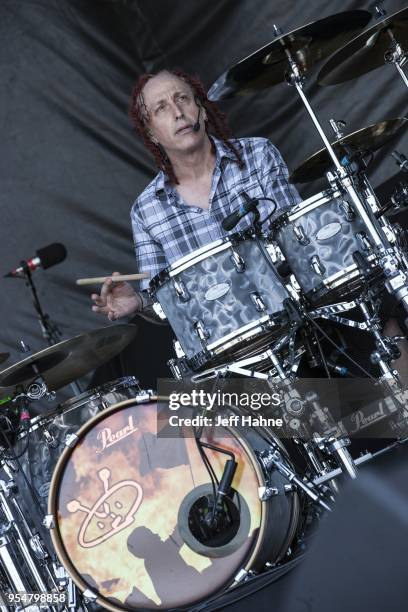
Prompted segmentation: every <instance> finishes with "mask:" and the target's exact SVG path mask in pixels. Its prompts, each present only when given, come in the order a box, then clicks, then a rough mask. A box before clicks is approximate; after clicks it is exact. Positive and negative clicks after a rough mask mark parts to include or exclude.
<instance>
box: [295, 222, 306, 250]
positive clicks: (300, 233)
mask: <svg viewBox="0 0 408 612" xmlns="http://www.w3.org/2000/svg"><path fill="white" fill-rule="evenodd" d="M293 233H294V234H295V236H296V240H297V241H298V242H299V243H300V244H303V246H306V245H308V244H309V243H310V240H309V238H308V237H307V236H306V234H305V232H304V229H303V227H302V226H301V225H293Z"/></svg>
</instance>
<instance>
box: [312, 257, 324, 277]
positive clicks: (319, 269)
mask: <svg viewBox="0 0 408 612" xmlns="http://www.w3.org/2000/svg"><path fill="white" fill-rule="evenodd" d="M310 265H311V268H312V270H313V271H314V272H316V274H319V276H323V275H324V274H325V272H326V268H325V267H324V266H323V264H322V263H321V261H320V259H319V257H318V256H317V255H313V257H312V258H311V260H310Z"/></svg>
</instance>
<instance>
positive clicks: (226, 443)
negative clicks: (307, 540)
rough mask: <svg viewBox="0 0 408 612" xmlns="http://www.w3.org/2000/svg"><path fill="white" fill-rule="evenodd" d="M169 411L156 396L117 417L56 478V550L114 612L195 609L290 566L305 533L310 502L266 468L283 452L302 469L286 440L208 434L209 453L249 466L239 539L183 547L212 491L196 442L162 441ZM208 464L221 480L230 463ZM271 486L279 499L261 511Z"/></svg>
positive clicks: (252, 433) (244, 473) (249, 433)
mask: <svg viewBox="0 0 408 612" xmlns="http://www.w3.org/2000/svg"><path fill="white" fill-rule="evenodd" d="M166 406H167V403H165V402H164V403H163V404H160V403H158V402H157V398H155V397H152V396H150V397H149V396H148V394H146V393H144V394H142V395H141V397H140V399H138V398H136V399H135V400H127V401H126V402H122V403H120V404H117V405H116V406H111V407H110V408H108V409H107V410H106V411H104V412H102V413H100V414H98V415H97V416H96V417H94V418H93V419H92V420H91V421H89V422H88V423H86V424H85V425H84V426H83V427H82V428H81V430H80V431H79V432H78V434H77V435H78V438H79V440H78V442H77V443H76V444H75V445H74V446H73V447H72V448H66V450H65V451H64V453H63V454H62V456H61V458H60V461H59V463H58V465H57V467H56V470H55V472H54V476H53V481H52V485H51V492H50V498H49V507H48V511H49V513H50V514H51V515H52V516H53V518H54V523H55V524H54V528H53V529H52V530H51V535H52V539H53V544H54V546H55V548H56V551H57V554H58V556H59V558H60V560H61V562H62V563H63V565H64V566H65V567H66V569H67V570H68V571H69V573H70V574H71V576H72V577H73V579H74V581H75V582H76V583H77V585H78V586H79V587H80V588H81V589H82V590H83V591H85V590H90V591H91V592H92V593H94V594H95V595H96V596H97V602H98V603H100V604H101V605H102V606H103V607H104V608H106V609H108V610H126V611H128V612H129V611H132V610H168V609H173V608H179V607H183V609H184V607H185V609H191V604H193V603H195V602H198V601H200V600H203V599H205V598H207V597H210V596H211V595H213V594H215V593H217V592H219V591H221V590H222V589H223V588H224V587H225V586H228V585H229V584H232V583H233V582H234V579H235V577H236V576H237V574H238V573H239V572H240V571H241V570H250V569H254V570H256V569H260V568H261V567H262V566H263V565H264V564H265V562H266V561H271V562H275V561H277V560H279V559H281V558H282V556H284V555H285V553H286V551H287V550H288V547H289V546H290V544H291V541H292V539H293V536H294V533H295V530H296V526H297V522H298V518H299V499H298V494H297V493H296V492H291V493H287V492H286V491H285V487H284V485H285V483H286V480H285V479H284V477H283V476H281V475H280V474H279V473H278V472H277V471H276V470H273V471H272V472H271V473H270V475H269V477H268V478H269V480H268V479H267V478H266V477H265V476H264V472H263V469H262V468H261V465H260V463H259V462H258V459H257V453H261V452H263V451H265V450H267V449H268V448H270V446H269V442H270V441H273V442H274V443H275V444H278V445H279V446H280V447H281V449H282V454H283V456H284V457H285V458H286V459H285V461H287V462H288V465H290V460H289V457H288V455H287V453H286V451H285V449H284V447H283V446H282V444H281V442H280V441H279V440H278V438H276V437H275V436H274V434H272V432H271V431H270V430H266V429H265V428H256V427H253V428H250V427H245V428H243V427H238V428H235V427H234V428H231V427H228V428H223V427H220V426H219V427H214V428H211V427H209V426H206V427H205V429H204V431H203V438H202V439H203V441H205V440H206V441H209V442H212V443H213V444H216V445H218V446H220V447H222V448H225V449H228V450H230V451H232V452H233V453H234V456H235V460H236V461H237V463H238V467H237V471H236V473H235V476H234V480H233V482H232V486H233V489H234V491H235V492H236V495H237V496H238V499H239V502H237V501H235V503H236V504H238V505H237V508H238V516H239V521H238V525H239V528H238V531H237V532H236V533H235V535H231V538H230V540H229V541H228V542H224V543H221V544H220V543H219V541H218V543H214V544H213V545H212V546H207V547H206V546H205V545H202V544H201V543H200V542H199V541H198V540H196V541H195V537H194V535H193V533H192V532H190V534H189V537H186V536H185V535H184V536H183V535H182V533H183V529H184V531H185V530H186V528H187V526H188V524H189V523H188V521H187V522H186V523H185V524H184V523H183V516H182V509H183V508H184V509H185V508H186V503H187V505H188V503H189V502H190V501H192V500H193V498H194V495H195V492H196V494H197V495H201V494H202V492H203V491H206V492H207V493H212V488H211V484H210V479H209V475H208V472H207V469H206V467H205V465H204V463H203V461H202V458H201V456H200V454H199V452H198V449H197V445H196V443H195V440H194V437H192V436H189V435H186V436H182V435H181V434H180V430H177V429H176V430H175V433H174V434H173V433H172V437H171V438H164V437H160V436H158V435H157V431H158V428H159V426H160V424H161V423H162V421H161V418H160V411H161V410H163V409H164V410H165V411H166V412H165V414H166V415H167V417H165V422H166V418H167V424H168V409H166ZM192 414H193V411H192ZM158 424H159V425H158ZM160 428H161V426H160ZM159 431H160V429H159ZM177 431H178V432H179V433H177ZM206 454H207V455H208V458H209V460H210V462H211V465H212V466H213V469H214V470H215V473H216V475H217V477H218V478H219V479H220V478H221V475H222V473H223V469H224V465H225V456H224V455H222V454H221V453H217V452H214V451H212V450H211V449H206ZM266 485H267V486H272V487H276V489H277V491H278V494H276V495H274V496H272V497H270V498H269V499H268V500H266V501H261V499H260V495H259V487H265V486H266ZM234 498H235V496H234ZM234 498H233V499H234Z"/></svg>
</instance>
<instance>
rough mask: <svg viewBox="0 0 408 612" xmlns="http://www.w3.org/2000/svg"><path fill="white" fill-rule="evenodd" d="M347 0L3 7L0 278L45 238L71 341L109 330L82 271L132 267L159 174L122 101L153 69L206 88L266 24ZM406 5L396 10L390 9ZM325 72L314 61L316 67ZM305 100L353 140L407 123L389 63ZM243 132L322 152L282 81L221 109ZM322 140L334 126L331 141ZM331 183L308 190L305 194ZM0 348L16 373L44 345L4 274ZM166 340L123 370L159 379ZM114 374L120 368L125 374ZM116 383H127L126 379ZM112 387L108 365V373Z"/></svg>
mask: <svg viewBox="0 0 408 612" xmlns="http://www.w3.org/2000/svg"><path fill="white" fill-rule="evenodd" d="M370 5H371V3H370V2H355V1H351V0H344V1H343V2H339V0H326V1H324V0H316V1H313V2H310V1H306V0H285V1H284V2H276V1H274V2H265V1H264V0H239V1H237V0H214V1H212V2H211V1H210V2H208V1H204V0H190V1H189V2H186V1H185V0H171V1H170V0H149V2H147V1H139V2H138V1H137V0H1V2H0V40H1V43H0V44H1V55H0V64H1V65H0V74H1V77H0V78H1V90H0V121H1V139H0V168H1V169H0V173H1V174H0V176H1V189H0V199H1V220H2V222H1V241H0V244H1V271H2V272H7V271H8V270H9V269H11V268H13V267H14V266H15V265H16V264H17V263H18V262H19V261H20V260H21V259H22V258H27V257H29V256H31V255H32V254H34V252H35V250H36V249H37V248H39V247H42V246H45V245H47V244H48V243H50V242H54V241H58V242H63V243H64V244H65V245H66V247H67V249H68V258H67V260H66V261H65V262H64V263H63V264H61V265H59V266H56V267H55V268H52V269H49V270H47V271H38V272H37V273H36V275H35V280H36V283H37V286H38V289H39V295H40V298H41V301H42V304H43V307H44V309H45V310H46V311H47V312H48V313H49V314H50V315H51V317H52V318H53V319H54V320H55V321H56V322H57V323H58V325H59V326H60V328H61V330H62V332H63V334H64V337H65V338H69V337H72V336H74V335H75V334H77V333H80V332H83V331H86V330H91V329H94V328H96V327H99V326H103V325H105V324H107V323H106V322H105V321H104V320H103V319H102V318H99V317H98V316H97V315H95V314H93V313H92V312H91V310H90V298H89V294H90V290H89V289H88V288H78V287H76V286H75V284H74V282H75V279H76V278H78V277H81V276H87V277H88V276H98V275H103V274H106V273H110V272H111V271H113V270H115V269H116V270H120V271H122V272H124V273H128V272H133V271H135V265H134V259H133V246H132V237H131V230H130V222H129V210H130V207H131V204H132V203H133V201H134V199H135V197H136V196H137V194H138V193H139V192H140V191H141V190H142V189H143V187H144V186H145V185H146V184H147V183H148V182H149V181H150V180H151V178H152V176H153V175H154V173H155V169H154V166H153V164H152V160H151V159H150V157H149V155H148V154H147V153H146V152H145V151H144V149H143V146H142V144H141V143H140V142H139V141H138V139H137V138H136V137H135V136H134V134H133V133H132V131H131V127H130V123H129V120H128V118H127V103H128V97H129V93H130V90H131V87H132V84H133V82H134V81H135V79H136V78H137V76H138V74H140V73H141V72H143V71H146V70H149V71H150V70H157V69H160V68H164V67H173V66H178V67H182V68H184V69H185V70H187V71H193V72H196V73H198V74H200V75H201V77H202V79H203V80H204V82H205V83H206V85H208V86H209V85H210V84H211V83H212V82H213V81H214V80H215V79H216V78H217V76H218V75H219V74H220V73H221V72H223V71H224V70H225V69H226V68H227V67H228V66H230V65H231V64H232V63H234V62H236V61H237V60H239V59H241V58H242V57H244V56H245V55H247V54H248V53H250V52H252V51H254V50H255V49H257V48H258V47H260V46H261V45H263V44H265V43H267V42H268V41H269V40H271V39H272V37H273V24H274V23H278V24H279V25H280V26H281V28H282V29H283V30H284V31H288V30H290V29H293V28H296V27H298V26H301V25H303V24H306V23H308V22H310V21H313V20H316V19H319V18H321V17H325V16H328V15H331V14H333V13H336V12H339V11H342V10H348V9H364V8H365V9H368V8H370ZM403 6H404V3H403V2H402V1H398V0H389V1H388V2H386V3H385V7H386V9H387V10H388V12H389V13H391V12H393V11H395V10H398V9H400V8H402V7H403ZM319 67H320V66H319ZM317 72H318V69H316V70H314V71H313V72H312V73H311V74H310V75H309V79H308V83H307V85H306V91H307V93H308V95H309V96H310V99H311V101H312V103H313V105H314V107H315V108H316V109H317V111H318V114H319V117H320V119H321V121H322V122H323V123H324V125H326V126H327V121H328V119H329V118H330V117H335V118H337V119H339V118H341V119H345V120H346V121H347V124H348V131H352V130H355V129H359V128H360V127H363V126H365V125H368V124H370V123H373V122H376V121H381V120H383V119H385V118H391V117H397V116H404V114H405V101H406V100H407V95H408V92H407V90H406V88H405V87H404V85H403V83H402V81H401V79H400V78H399V77H398V75H397V73H396V70H395V69H394V68H393V67H391V66H387V67H383V68H381V69H378V70H376V71H374V72H371V73H369V74H367V75H365V76H363V77H361V78H360V79H358V80H355V81H350V82H349V83H345V84H342V85H338V86H335V87H329V88H325V89H321V88H319V87H318V86H317V85H316V84H315V77H316V74H317ZM222 108H223V110H225V111H227V112H228V114H229V117H230V124H231V127H232V129H233V131H234V133H235V134H236V135H237V136H249V135H259V136H266V137H269V138H271V140H272V141H273V142H274V143H275V144H276V145H277V146H278V147H279V149H280V150H281V151H282V154H283V156H284V158H285V159H286V161H287V163H288V166H289V168H290V169H294V168H295V167H296V166H297V165H298V164H299V163H300V162H301V161H302V160H303V159H304V158H305V157H307V156H309V155H310V154H311V153H313V152H314V151H315V150H316V149H318V148H320V146H321V145H320V141H319V137H318V135H317V133H316V132H315V131H314V128H313V126H312V123H311V121H310V119H309V118H308V116H307V115H306V113H305V111H304V110H303V107H302V106H301V103H300V101H298V99H297V97H296V95H295V92H294V91H293V90H292V89H291V88H290V87H288V86H287V85H285V84H281V85H279V86H276V87H274V88H273V89H270V90H267V91H265V92H262V93H261V94H259V95H251V96H248V97H245V98H241V99H238V100H232V101H229V102H228V103H223V104H222ZM326 131H327V132H328V131H329V128H327V130H326ZM395 147H398V149H399V150H402V151H404V150H405V152H406V153H408V141H407V136H406V135H403V136H402V137H401V138H400V139H399V140H397V141H396V142H395V143H393V145H391V146H390V147H385V148H384V149H383V150H381V151H379V152H378V153H377V154H376V156H375V160H374V162H373V163H372V165H371V167H370V171H369V176H370V178H371V180H372V182H373V184H374V185H375V186H376V185H379V184H380V183H382V182H383V181H384V180H386V179H388V178H390V177H391V176H393V175H394V174H395V173H396V167H395V165H394V162H393V160H392V159H391V157H390V152H391V150H392V148H395ZM323 185H324V183H311V184H309V185H308V186H307V188H300V192H301V193H302V195H304V196H305V197H308V196H309V195H311V194H313V193H316V192H318V191H320V190H321V188H322V187H323ZM0 286H1V292H0V295H1V299H0V320H1V335H0V351H9V352H10V353H11V358H10V360H9V362H8V363H9V364H10V363H13V362H14V361H17V360H18V359H19V358H20V356H19V353H18V350H17V344H18V342H19V340H20V339H24V340H25V341H26V342H27V343H28V344H29V345H30V346H31V348H32V349H33V350H39V349H41V348H43V347H44V341H43V340H42V338H41V335H40V331H39V327H38V324H37V322H36V320H35V316H34V314H33V309H32V306H31V300H30V296H29V294H28V291H27V289H26V288H25V286H24V283H23V281H20V280H12V279H3V278H2V279H1V281H0ZM169 347H170V333H169V330H168V329H166V328H160V327H156V326H153V325H149V324H147V323H144V322H141V323H140V332H139V335H138V337H137V339H136V341H135V342H134V343H133V345H132V346H131V347H129V349H128V350H127V351H126V354H125V359H124V360H123V359H122V362H124V363H125V368H124V369H125V371H126V373H136V374H138V375H139V376H140V378H141V380H142V383H143V384H145V385H154V380H155V377H156V375H158V374H163V373H164V372H165V371H166V369H165V366H164V362H165V359H166V357H167V356H168V354H169V350H170V348H169ZM117 368H118V365H117ZM116 373H119V369H117V371H116ZM105 375H106V376H107V377H109V376H110V377H112V370H111V371H109V370H108V369H105V371H104V374H103V375H102V376H105Z"/></svg>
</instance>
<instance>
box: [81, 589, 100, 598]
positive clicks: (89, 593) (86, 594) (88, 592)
mask: <svg viewBox="0 0 408 612" xmlns="http://www.w3.org/2000/svg"><path fill="white" fill-rule="evenodd" d="M82 595H83V596H84V597H85V599H88V600H90V601H95V599H96V598H97V597H98V596H97V595H96V593H94V592H93V591H91V589H86V591H84V592H83V593H82Z"/></svg>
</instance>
